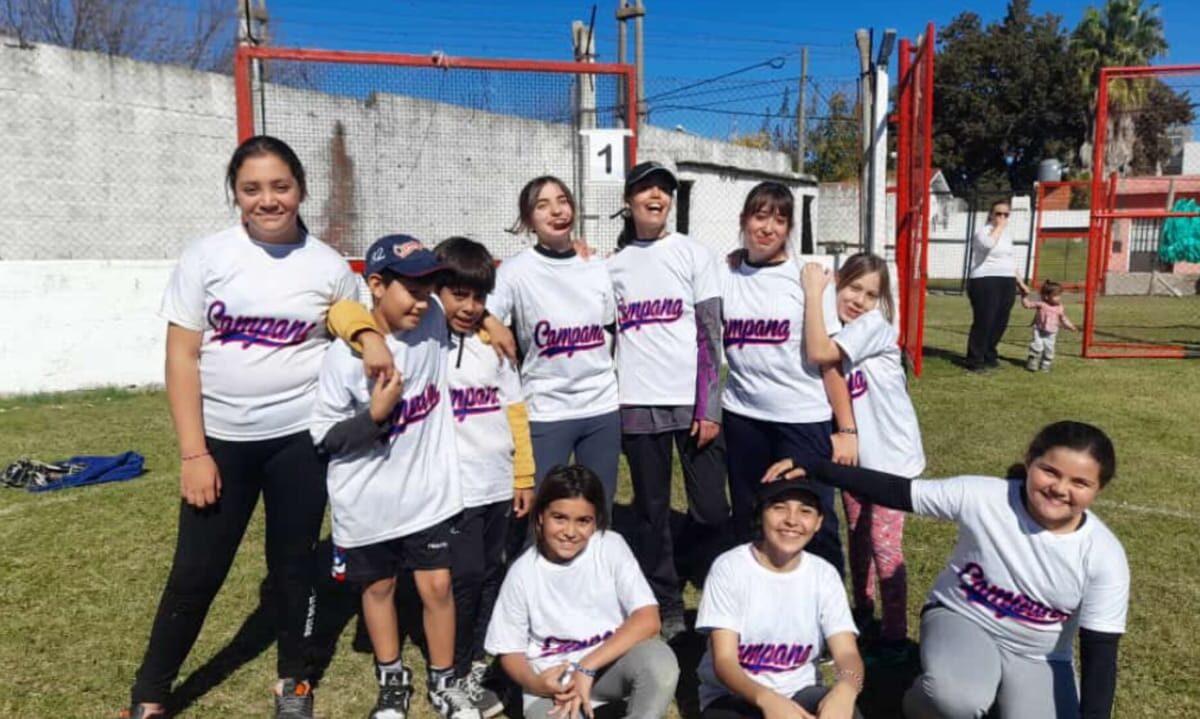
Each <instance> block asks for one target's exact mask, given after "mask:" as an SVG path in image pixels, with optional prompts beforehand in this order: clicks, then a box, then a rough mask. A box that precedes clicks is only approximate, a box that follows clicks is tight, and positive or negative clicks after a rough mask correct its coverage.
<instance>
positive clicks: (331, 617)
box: [167, 538, 420, 715]
mask: <svg viewBox="0 0 1200 719" xmlns="http://www.w3.org/2000/svg"><path fill="white" fill-rule="evenodd" d="M332 555H333V546H332V543H331V541H330V540H329V538H325V539H323V540H322V541H321V542H320V543H319V544H318V545H317V567H318V570H317V571H318V577H317V586H316V593H317V607H318V608H319V609H318V611H317V615H316V616H317V623H316V626H315V627H314V629H313V650H312V652H313V653H312V655H311V656H310V658H309V661H310V666H311V667H312V668H313V671H312V680H313V683H314V684H316V683H319V682H320V679H321V677H322V676H323V675H324V674H325V670H326V669H328V668H329V664H330V662H331V661H333V657H334V655H335V654H336V653H337V643H338V638H339V637H340V636H341V634H342V631H343V630H344V629H345V628H346V625H347V624H348V623H349V622H350V620H351V619H353V618H354V617H355V616H356V615H357V614H358V613H359V594H358V592H357V591H356V590H355V589H354V588H353V587H352V586H350V585H347V584H344V583H339V582H336V581H334V580H333V578H332V577H330V575H329V572H328V571H327V569H328V567H330V566H331V563H332ZM270 590H271V577H270V576H268V577H266V578H264V579H263V580H262V582H261V584H259V592H258V596H259V601H258V606H257V607H255V608H254V611H252V612H250V614H249V616H247V617H246V619H245V621H243V622H242V626H241V627H239V628H238V630H237V632H236V633H235V634H234V636H233V638H232V639H230V640H229V643H228V644H226V645H225V646H224V647H223V648H222V649H221V650H220V651H218V652H217V653H216V654H214V655H213V656H212V657H211V658H210V659H209V660H208V661H207V662H205V663H204V664H203V665H202V666H201V667H199V668H198V669H196V670H195V671H194V672H192V673H191V674H190V675H188V677H187V678H186V679H185V680H184V681H183V683H182V684H180V685H179V686H177V687H176V688H175V690H174V691H173V692H172V693H171V697H170V699H169V700H168V702H167V708H168V710H169V711H170V712H171V714H172V715H174V714H176V713H179V712H182V711H183V710H185V709H187V708H189V707H190V706H192V704H194V703H195V702H196V701H197V700H199V699H200V698H201V697H203V696H204V695H205V694H207V693H208V692H210V691H212V690H213V689H215V688H216V687H218V686H220V685H221V684H222V683H223V682H224V681H225V680H226V679H228V678H229V677H230V676H232V675H233V673H234V672H236V671H237V670H238V669H240V668H241V667H243V666H245V665H246V664H248V663H249V662H251V661H253V660H254V659H256V658H257V657H258V656H259V655H260V654H262V653H263V652H265V651H266V650H267V649H269V648H270V647H271V645H272V644H274V643H275V617H277V616H278V613H277V612H276V610H275V606H274V602H273V598H272V597H271V591H270ZM414 593H415V592H414ZM404 616H412V615H411V614H408V615H405V614H401V617H404ZM417 616H420V612H419V611H418V613H417ZM402 629H404V627H403V625H402ZM364 638H365V635H364ZM358 644H359V643H358V641H357V639H356V641H355V645H356V649H358V650H359V651H363V650H362V649H361V648H360V647H359V646H358ZM365 651H368V652H369V651H370V641H369V640H367V641H366V649H365Z"/></svg>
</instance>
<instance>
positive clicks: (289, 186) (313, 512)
mask: <svg viewBox="0 0 1200 719" xmlns="http://www.w3.org/2000/svg"><path fill="white" fill-rule="evenodd" d="M226 181H227V183H228V186H229V190H230V192H231V193H232V194H233V197H234V201H235V202H236V203H237V207H238V209H239V210H240V212H241V222H240V223H239V224H237V225H235V226H233V227H231V228H229V229H227V230H225V231H223V232H219V233H217V234H215V235H211V236H209V237H204V238H201V239H198V240H195V241H193V242H191V243H189V244H188V245H187V247H186V248H185V249H184V251H183V254H182V256H181V257H180V258H179V264H178V265H177V266H176V268H175V272H174V274H172V276H171V280H170V283H169V284H168V285H167V289H166V292H165V293H164V295H163V301H162V309H161V314H162V316H163V317H164V318H165V319H166V320H167V322H168V325H167V350H166V355H167V362H166V385H167V402H168V404H169V405H170V411H171V419H172V420H173V422H174V424H175V433H176V436H177V437H178V440H179V450H180V455H181V456H180V494H181V495H182V501H181V503H180V507H179V534H178V538H177V540H176V544H175V558H174V561H173V563H172V566H171V573H170V576H169V577H168V578H167V586H166V588H165V589H164V590H163V595H162V599H161V601H160V603H159V606H158V613H157V615H156V616H155V618H154V625H153V628H152V629H151V632H150V641H149V646H148V647H147V649H146V655H145V658H144V659H143V660H142V665H141V667H140V668H139V669H138V672H137V679H136V681H135V683H134V685H133V691H132V706H131V708H130V709H129V711H128V712H127V714H128V715H129V716H132V717H134V718H135V719H149V718H150V717H161V716H165V715H166V713H167V709H166V702H167V699H168V697H169V694H170V689H171V684H172V682H173V681H174V680H175V678H176V676H177V675H178V673H179V668H180V666H181V665H182V664H183V661H184V659H186V658H187V655H188V652H189V651H191V648H192V645H193V644H194V643H195V641H196V637H197V635H198V634H199V633H200V628H201V626H202V625H203V623H204V619H205V616H206V615H207V614H208V608H209V605H210V604H211V603H212V600H213V598H214V597H215V596H216V594H217V591H218V590H219V589H220V588H221V585H222V584H223V583H224V581H225V575H226V574H227V573H228V571H229V567H230V565H231V564H232V563H233V558H234V555H235V554H236V553H237V549H238V546H239V545H240V544H241V541H242V535H243V534H244V533H245V531H246V526H247V524H248V523H249V521H250V517H251V515H252V514H253V512H254V508H255V505H257V504H258V498H259V495H262V497H263V504H264V505H265V511H266V518H267V530H266V552H267V567H268V570H269V572H270V574H271V578H272V582H271V591H272V593H273V605H274V606H275V607H276V608H277V612H278V622H277V628H276V636H277V638H278V644H279V656H278V672H279V677H280V680H279V682H278V683H277V684H276V687H275V694H276V697H275V705H276V706H275V711H276V716H277V717H289V718H291V717H310V716H312V702H313V697H312V692H311V687H310V686H309V682H308V677H309V672H310V671H311V667H310V666H309V665H308V661H307V660H306V655H307V653H308V651H307V644H308V638H309V634H310V633H311V627H312V621H313V613H314V611H315V608H316V603H315V595H314V593H313V582H314V572H315V569H316V556H315V554H316V545H317V539H318V536H319V531H320V529H321V519H322V517H323V516H324V513H325V462H324V460H323V459H321V458H320V457H319V456H318V454H317V451H316V449H315V448H314V446H313V442H312V438H311V437H310V436H309V432H308V424H309V420H310V415H311V413H312V409H313V397H314V396H315V394H316V387H317V373H318V371H319V369H320V366H321V359H322V357H323V355H324V352H325V349H326V346H327V345H328V344H329V339H330V333H334V334H337V335H338V336H340V337H343V338H345V339H347V340H350V339H351V338H353V339H355V340H357V341H359V342H360V343H361V346H362V348H363V351H362V356H363V362H364V364H365V365H366V368H367V372H368V374H371V375H377V376H380V377H385V378H386V377H391V376H392V371H393V370H392V367H393V363H392V355H391V353H390V352H389V351H388V349H387V346H386V344H385V343H384V340H383V336H382V335H380V334H379V333H378V332H377V331H376V330H375V329H374V325H373V323H372V321H371V316H370V315H369V314H368V313H367V312H366V310H365V309H364V308H362V306H361V305H359V304H358V303H357V302H352V301H350V300H351V299H352V298H354V297H355V296H357V286H356V283H355V279H354V276H353V275H352V274H351V273H350V268H349V266H348V265H347V264H346V261H345V259H344V258H343V257H341V255H339V254H338V253H337V251H335V250H334V249H333V248H331V247H329V246H328V245H326V244H325V243H323V242H321V241H320V240H318V239H317V238H315V237H313V236H312V235H310V234H309V233H308V230H307V228H306V227H305V226H304V223H303V222H302V221H301V219H300V214H299V213H300V204H301V203H302V202H303V201H304V198H305V175H304V167H303V166H302V165H301V164H300V160H299V158H297V157H296V154H295V153H294V152H293V151H292V149H291V148H290V147H288V146H287V144H285V143H284V142H283V141H281V140H278V139H276V138H273V137H268V136H258V137H252V138H250V139H249V140H246V141H245V142H243V143H242V144H241V145H239V146H238V148H237V150H236V151H235V152H234V153H233V157H232V158H231V159H230V161H229V168H228V172H227V175H226ZM335 305H336V308H337V310H338V311H340V312H341V316H342V318H343V319H342V320H337V319H336V318H335V317H334V316H333V315H335V314H338V311H335V310H334V309H333V308H334V307H335ZM327 322H328V324H329V329H328V331H327V329H326V325H327Z"/></svg>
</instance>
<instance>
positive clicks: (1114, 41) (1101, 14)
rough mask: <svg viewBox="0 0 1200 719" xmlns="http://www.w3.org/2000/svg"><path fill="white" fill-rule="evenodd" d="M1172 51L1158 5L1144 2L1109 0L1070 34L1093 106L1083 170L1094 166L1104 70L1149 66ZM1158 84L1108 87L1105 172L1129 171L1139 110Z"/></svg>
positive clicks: (1091, 11) (1127, 83)
mask: <svg viewBox="0 0 1200 719" xmlns="http://www.w3.org/2000/svg"><path fill="white" fill-rule="evenodd" d="M1166 51H1167V40H1166V38H1165V37H1164V35H1163V22H1162V19H1161V18H1160V17H1159V16H1158V5H1149V6H1145V7H1143V6H1142V3H1141V0H1106V2H1105V3H1104V10H1103V11H1101V10H1097V9H1096V8H1094V7H1089V8H1088V9H1087V10H1086V11H1085V12H1084V14H1083V19H1082V20H1080V22H1079V26H1078V27H1076V28H1075V32H1074V33H1072V35H1071V53H1072V55H1074V57H1075V59H1076V61H1077V62H1078V63H1079V78H1080V81H1081V82H1082V83H1083V86H1084V89H1085V90H1087V92H1088V95H1090V96H1091V98H1092V100H1091V103H1090V104H1089V106H1088V117H1087V126H1088V134H1087V140H1086V141H1085V142H1084V144H1083V146H1082V147H1081V148H1080V151H1079V159H1080V161H1081V162H1082V164H1083V167H1084V169H1093V168H1091V163H1092V147H1093V143H1094V142H1095V139H1096V127H1095V124H1096V93H1097V90H1098V88H1097V84H1098V82H1099V79H1100V68H1102V67H1133V66H1139V65H1148V64H1149V63H1150V61H1151V60H1153V59H1154V58H1156V57H1159V56H1160V55H1163V54H1164V53H1166ZM1153 82H1154V80H1153V79H1149V80H1120V81H1117V82H1114V83H1113V84H1112V85H1111V86H1110V87H1109V88H1108V123H1107V125H1108V126H1107V128H1106V130H1105V136H1106V137H1107V138H1108V139H1107V143H1106V148H1105V153H1104V168H1103V174H1104V175H1105V176H1107V175H1108V174H1109V173H1111V172H1113V171H1117V172H1121V173H1124V172H1125V171H1126V170H1127V169H1128V168H1129V166H1130V164H1131V161H1132V160H1133V148H1134V144H1135V143H1136V140H1137V133H1136V128H1135V126H1134V114H1135V112H1136V108H1138V107H1139V106H1140V105H1142V104H1144V103H1145V101H1146V97H1147V95H1148V93H1149V86H1150V85H1151V84H1153Z"/></svg>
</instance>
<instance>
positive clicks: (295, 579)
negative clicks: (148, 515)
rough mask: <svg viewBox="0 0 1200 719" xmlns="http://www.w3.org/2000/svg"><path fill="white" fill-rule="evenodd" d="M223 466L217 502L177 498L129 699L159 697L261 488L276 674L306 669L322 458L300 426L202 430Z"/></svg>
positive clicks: (300, 673)
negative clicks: (169, 555)
mask: <svg viewBox="0 0 1200 719" xmlns="http://www.w3.org/2000/svg"><path fill="white" fill-rule="evenodd" d="M207 442H208V449H209V451H210V452H212V456H213V459H214V460H215V461H216V463H217V469H218V470H219V471H220V473H221V496H220V498H219V499H218V500H217V502H216V504H215V505H212V506H209V507H205V508H204V509H196V508H194V507H191V506H189V505H188V504H186V503H184V502H181V503H180V507H179V536H178V539H177V540H176V542H175V559H174V561H173V563H172V565H171V574H170V576H169V577H168V578H167V586H166V588H165V589H164V590H163V595H162V599H161V600H160V601H159V605H158V613H157V614H156V615H155V617H154V626H153V628H152V629H151V630H150V643H149V646H148V647H147V648H146V656H145V657H144V658H143V659H142V666H141V667H140V668H139V669H138V672H137V678H136V680H135V682H134V685H133V691H132V699H133V703H134V705H135V706H136V705H137V704H139V703H142V702H146V703H159V704H161V703H165V702H166V701H167V698H168V695H169V694H170V691H171V684H172V683H173V682H174V681H175V678H176V677H177V676H178V675H179V667H180V666H181V665H182V664H183V661H184V659H186V658H187V655H188V652H190V651H191V649H192V645H193V644H195V642H196V637H197V636H198V635H199V634H200V628H201V626H203V624H204V618H205V616H206V615H207V614H208V607H209V605H211V604H212V600H213V598H214V597H215V596H216V595H217V591H218V590H220V588H221V585H222V584H223V583H224V582H225V576H226V574H228V573H229V567H230V565H231V564H233V558H234V556H235V555H236V554H237V550H238V546H239V545H240V544H241V542H242V535H243V534H245V532H246V525H247V524H248V523H249V522H250V516H251V515H252V514H253V513H254V507H255V505H257V504H258V496H259V494H260V493H261V494H262V496H263V503H264V505H265V506H266V519H267V538H266V549H267V571H268V575H269V587H270V588H269V592H270V600H271V601H272V604H273V606H274V607H275V609H274V611H273V612H271V614H272V616H274V617H275V619H276V627H275V633H276V638H277V640H278V642H279V650H278V671H279V676H280V677H292V678H296V679H306V678H307V677H308V675H309V674H310V671H311V669H310V652H309V651H308V644H309V642H308V639H309V637H310V636H311V634H312V629H313V621H314V617H315V611H316V595H315V593H314V592H313V584H314V581H315V578H316V574H315V573H316V569H317V567H316V545H317V539H318V537H319V535H320V531H321V520H322V518H323V517H324V514H325V462H324V461H323V460H321V458H320V457H318V455H317V452H316V449H315V448H314V447H313V443H312V438H311V437H310V436H309V434H308V432H299V433H297V434H293V435H289V436H287V437H279V438H276V439H266V440H260V441H257V442H228V441H225V440H220V439H214V438H212V437H209V438H208V439H207Z"/></svg>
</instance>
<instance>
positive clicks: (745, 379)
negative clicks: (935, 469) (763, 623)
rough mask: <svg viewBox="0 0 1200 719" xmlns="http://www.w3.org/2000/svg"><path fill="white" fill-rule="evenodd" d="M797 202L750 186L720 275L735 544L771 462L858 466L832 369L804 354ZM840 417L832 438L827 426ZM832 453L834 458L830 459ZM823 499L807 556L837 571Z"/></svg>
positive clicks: (831, 318)
mask: <svg viewBox="0 0 1200 719" xmlns="http://www.w3.org/2000/svg"><path fill="white" fill-rule="evenodd" d="M795 206H796V203H795V198H793V196H792V192H791V190H789V189H788V188H787V187H786V186H784V185H782V184H780V183H778V182H763V183H760V184H758V185H756V186H755V187H754V188H753V189H752V190H750V193H749V194H748V195H747V196H746V201H745V204H744V205H743V207H742V214H741V217H740V223H741V239H742V247H743V249H742V250H741V251H740V254H739V255H738V257H737V258H738V259H739V260H740V261H738V262H736V263H731V265H733V264H736V266H730V267H728V268H726V270H725V271H724V272H723V273H722V279H721V297H722V302H723V305H724V315H725V317H724V337H723V342H724V345H725V360H726V361H727V362H728V363H729V374H728V377H727V380H726V383H725V390H724V393H723V394H722V395H721V404H722V407H723V408H724V429H725V441H726V447H727V452H726V466H727V468H728V471H729V495H730V499H731V500H732V504H733V526H734V533H735V535H736V538H737V539H738V541H743V542H744V541H748V540H749V539H750V538H751V536H752V531H751V526H752V523H753V508H754V493H755V491H756V488H757V485H758V479H759V477H761V476H762V472H763V470H764V469H766V467H767V464H769V463H770V458H771V457H780V456H800V457H806V458H810V459H818V458H820V459H826V458H829V457H830V456H831V455H833V456H834V458H835V459H836V460H838V461H854V457H855V455H856V453H857V442H856V441H855V436H856V435H855V432H856V431H857V430H856V429H855V425H854V412H853V409H852V408H851V404H850V393H849V391H848V390H847V389H846V383H845V381H844V380H843V379H842V377H841V374H840V368H839V367H838V366H837V365H838V362H836V361H832V362H830V363H828V364H825V365H823V366H822V365H819V364H818V363H816V362H814V361H813V359H812V358H811V357H809V356H807V354H806V350H805V347H804V341H803V340H804V332H803V324H804V308H805V303H806V302H807V300H806V298H805V294H804V291H803V289H802V288H801V285H800V266H799V265H798V264H797V263H796V261H795V260H793V259H792V253H791V252H789V246H788V243H789V240H790V238H791V235H792V229H793V228H794V227H795V221H794V214H795ZM820 302H821V305H822V308H823V316H824V326H825V331H826V333H827V334H833V333H835V332H837V331H838V329H839V328H840V326H841V325H840V323H839V322H838V318H837V312H836V310H835V308H834V292H833V288H832V287H830V288H828V289H827V290H826V291H825V292H824V293H823V294H822V296H821V297H820ZM834 415H836V419H837V433H836V434H835V433H834V429H833V425H832V423H831V422H830V420H831V418H833V417H834ZM835 450H836V452H835ZM815 489H816V490H817V491H818V493H819V494H820V495H821V514H822V517H823V523H822V525H821V529H820V530H819V531H818V532H817V535H816V536H815V537H814V538H813V541H812V545H811V548H810V551H811V552H812V553H813V554H815V555H817V556H819V557H823V558H824V559H826V560H827V561H828V562H829V563H830V564H832V565H833V566H834V567H835V568H837V570H838V572H839V573H840V572H841V571H842V567H843V565H844V564H845V560H844V559H843V558H842V545H841V540H840V539H839V537H838V522H837V514H836V512H835V511H834V506H833V497H834V492H833V490H832V489H830V488H829V487H824V486H818V487H815Z"/></svg>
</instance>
